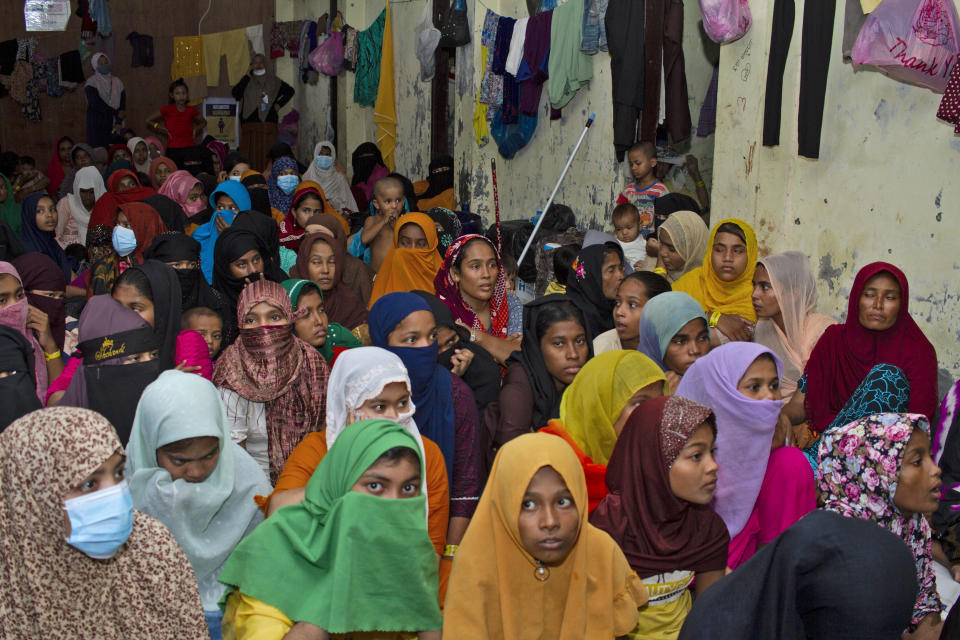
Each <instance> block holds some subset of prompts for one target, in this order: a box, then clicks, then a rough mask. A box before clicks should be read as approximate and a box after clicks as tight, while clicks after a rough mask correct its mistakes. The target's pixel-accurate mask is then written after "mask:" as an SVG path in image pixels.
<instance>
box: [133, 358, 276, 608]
mask: <svg viewBox="0 0 960 640" xmlns="http://www.w3.org/2000/svg"><path fill="white" fill-rule="evenodd" d="M203 437H212V438H216V439H217V440H218V442H219V446H220V450H219V456H218V458H217V466H216V467H215V468H214V469H213V471H212V472H211V473H210V475H209V476H207V477H206V478H205V479H204V480H203V482H190V481H188V480H186V479H184V478H180V479H178V480H174V479H173V478H171V476H170V472H169V471H167V470H166V469H164V468H163V467H161V466H160V465H159V464H158V463H157V450H158V449H159V448H161V447H163V446H165V445H168V444H171V443H174V442H179V441H181V440H186V439H188V438H203ZM126 471H127V478H128V480H129V482H130V493H131V494H132V495H133V504H134V506H135V507H136V508H137V509H138V510H140V511H142V512H143V513H146V514H148V515H151V516H153V517H154V518H157V519H158V520H159V521H160V522H162V523H163V524H164V526H166V527H167V528H168V529H170V532H171V533H172V534H173V536H174V537H175V538H176V539H177V544H179V545H180V548H182V549H183V551H184V553H186V554H187V558H189V559H190V564H191V565H192V566H193V571H194V573H195V574H196V576H197V583H198V584H199V587H200V597H201V599H202V600H203V608H204V609H205V610H206V611H217V610H218V608H217V603H218V602H219V600H220V598H221V597H222V596H223V593H224V591H225V590H226V589H225V587H224V586H223V584H221V583H220V582H218V581H217V577H218V576H219V575H220V571H221V569H223V565H224V564H225V563H226V561H227V556H229V555H230V553H231V552H232V551H233V549H234V547H236V546H237V544H238V543H239V542H240V540H242V539H243V538H244V536H246V535H247V534H248V533H250V531H252V530H253V528H254V527H255V526H257V525H258V524H259V523H261V522H263V514H262V513H261V511H260V509H258V508H257V505H256V504H255V503H254V501H253V497H254V496H256V495H268V494H269V493H270V483H269V482H267V477H266V476H265V475H264V474H263V471H261V470H260V465H258V464H257V463H256V462H255V461H254V460H253V458H251V457H250V454H248V453H247V452H246V451H244V449H243V448H242V447H240V445H238V444H235V443H234V442H233V441H232V440H231V439H230V427H229V425H228V424H227V416H226V411H225V410H224V407H223V403H222V402H221V401H220V394H219V393H218V392H217V388H216V387H214V386H213V385H212V384H211V383H210V382H207V381H206V380H204V379H203V378H200V379H199V380H198V376H194V375H193V374H189V373H184V372H182V371H166V372H164V373H163V374H161V375H160V377H159V378H157V380H156V382H154V383H153V384H151V385H150V386H149V387H147V388H146V390H144V392H143V396H142V397H141V398H140V404H139V406H138V407H137V416H136V418H134V421H133V431H132V433H131V435H130V444H129V445H127V469H126Z"/></svg>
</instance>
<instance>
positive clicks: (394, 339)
mask: <svg viewBox="0 0 960 640" xmlns="http://www.w3.org/2000/svg"><path fill="white" fill-rule="evenodd" d="M436 326H437V323H436V321H435V320H434V319H433V314H432V313H431V312H429V311H414V312H413V313H411V314H410V315H408V316H407V317H406V318H404V319H403V320H401V321H400V323H399V324H398V325H397V326H396V327H394V329H393V331H391V332H390V334H389V335H388V336H387V346H390V347H429V346H430V345H432V344H433V343H435V342H436V341H437V331H436Z"/></svg>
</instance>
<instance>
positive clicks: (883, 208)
mask: <svg viewBox="0 0 960 640" xmlns="http://www.w3.org/2000/svg"><path fill="white" fill-rule="evenodd" d="M810 1H815V0H810ZM772 4H773V3H772V2H769V0H767V1H755V2H751V3H750V6H751V10H752V11H753V18H754V22H753V27H752V29H751V31H750V32H749V33H748V34H747V35H746V37H744V38H743V39H742V40H740V41H738V42H736V43H732V44H730V45H726V46H724V47H723V50H722V55H721V65H720V92H719V100H718V114H717V139H716V154H715V157H714V166H715V170H714V186H713V192H712V196H713V216H714V219H720V218H723V217H728V216H738V217H741V218H744V219H745V220H747V221H748V222H751V223H752V224H754V225H755V227H756V230H757V235H758V237H759V240H760V246H761V252H762V253H773V252H779V251H785V250H788V249H796V250H801V251H804V252H805V253H806V254H807V255H809V256H810V257H811V265H812V266H813V269H814V273H816V274H818V276H819V290H820V310H821V311H823V312H825V313H829V314H831V315H833V316H835V317H837V318H840V317H841V316H843V315H844V314H845V312H846V300H847V296H848V294H849V289H850V285H851V284H852V283H853V278H854V276H855V274H856V272H857V270H858V269H859V268H861V267H863V266H864V265H866V264H868V263H870V262H873V261H876V260H884V261H888V262H892V263H894V264H896V265H898V266H899V267H900V268H901V269H903V271H904V272H905V273H906V274H907V277H908V278H909V279H910V308H911V311H912V314H913V317H914V318H915V319H916V320H917V322H918V323H919V324H920V326H921V327H922V328H923V330H924V332H925V333H926V334H927V336H928V337H929V338H930V340H931V341H932V342H933V344H934V346H935V347H936V348H937V353H938V355H939V358H940V363H941V366H943V367H946V368H948V369H949V370H950V371H951V372H952V373H953V375H954V376H957V375H958V374H960V346H958V338H960V329H958V328H957V326H956V318H957V316H958V314H960V290H958V288H957V277H958V271H960V264H958V262H960V261H958V258H957V247H958V242H957V238H958V237H960V215H958V212H957V203H958V201H960V181H957V180H956V179H955V176H956V175H957V171H958V169H960V161H958V152H960V140H958V139H957V138H956V137H955V136H954V134H953V131H952V128H951V126H949V125H947V124H945V123H942V122H939V121H938V120H936V118H935V114H936V111H937V107H938V105H939V103H940V96H939V95H936V94H934V93H932V92H931V91H929V90H927V89H922V88H918V87H913V86H908V85H905V84H902V83H899V82H896V81H894V80H891V79H889V78H887V77H885V76H883V75H881V74H879V73H875V72H869V71H861V72H857V73H854V71H853V69H852V67H851V66H850V65H848V64H843V63H842V61H841V55H840V43H841V37H842V30H843V9H842V3H838V8H837V14H836V19H835V28H834V38H833V53H832V55H831V60H830V72H829V76H828V85H827V94H826V101H825V105H824V121H823V134H822V139H821V145H820V158H819V160H810V159H807V158H801V157H799V156H798V155H797V131H796V129H797V124H796V123H797V103H798V98H797V96H798V91H799V69H800V29H801V24H802V19H801V16H802V6H801V5H802V3H799V2H798V3H797V20H796V28H795V32H794V34H793V40H792V43H793V44H792V46H791V49H790V55H789V58H788V60H787V71H786V74H785V78H784V106H783V113H782V126H781V137H780V141H781V144H780V146H779V147H773V148H767V147H763V146H762V145H761V132H762V125H763V98H764V95H765V84H766V69H767V51H768V49H769V42H770V32H769V24H770V22H771V15H770V14H771V11H772Z"/></svg>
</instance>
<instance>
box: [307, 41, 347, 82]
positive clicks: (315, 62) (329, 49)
mask: <svg viewBox="0 0 960 640" xmlns="http://www.w3.org/2000/svg"><path fill="white" fill-rule="evenodd" d="M307 60H309V61H310V66H311V67H313V68H314V69H316V70H317V71H319V72H320V73H322V74H324V75H328V76H336V75H340V70H341V69H343V33H341V32H339V31H331V32H330V35H329V36H327V39H326V40H324V41H323V42H321V43H320V44H319V45H318V46H317V48H316V49H314V50H313V51H311V52H310V55H309V56H307Z"/></svg>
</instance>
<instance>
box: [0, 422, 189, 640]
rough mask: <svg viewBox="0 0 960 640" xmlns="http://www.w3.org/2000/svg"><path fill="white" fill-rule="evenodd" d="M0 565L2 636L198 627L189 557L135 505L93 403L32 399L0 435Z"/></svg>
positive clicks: (147, 638) (156, 637) (159, 635)
mask: <svg viewBox="0 0 960 640" xmlns="http://www.w3.org/2000/svg"><path fill="white" fill-rule="evenodd" d="M94 508H95V510H94ZM97 520H99V522H97ZM0 574H2V575H3V580H0V611H2V612H3V614H2V618H0V620H2V624H3V636H4V638H6V639H8V640H31V639H34V638H143V639H144V640H167V639H170V638H183V639H185V640H204V639H206V638H207V637H208V635H207V625H206V623H205V622H204V618H203V608H202V606H201V604H200V596H199V594H198V593H197V582H196V578H195V577H194V573H193V569H191V568H190V562H189V561H188V560H187V557H186V556H185V555H184V553H183V551H181V550H180V547H179V546H178V545H177V542H176V540H174V538H173V536H172V535H171V534H170V532H169V531H168V530H167V528H166V527H164V526H163V525H162V524H160V523H159V522H158V521H156V520H154V519H153V518H151V517H150V516H148V515H145V514H143V513H140V512H138V511H134V509H133V502H132V501H131V499H130V492H129V489H128V488H127V483H126V481H125V480H124V470H123V449H122V447H121V445H120V440H118V439H117V434H116V432H115V431H114V430H113V427H112V426H111V425H110V423H109V422H108V421H107V420H106V419H105V418H104V417H103V416H101V415H100V414H98V413H96V412H94V411H89V410H86V409H78V408H75V407H54V408H51V409H42V410H39V411H34V412H33V413H30V414H27V415H26V416H24V417H22V418H20V419H19V420H17V421H16V422H14V423H13V424H12V425H10V426H9V427H8V428H7V429H6V430H5V431H4V432H3V434H0ZM171 594H176V596H175V597H172V596H171Z"/></svg>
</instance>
